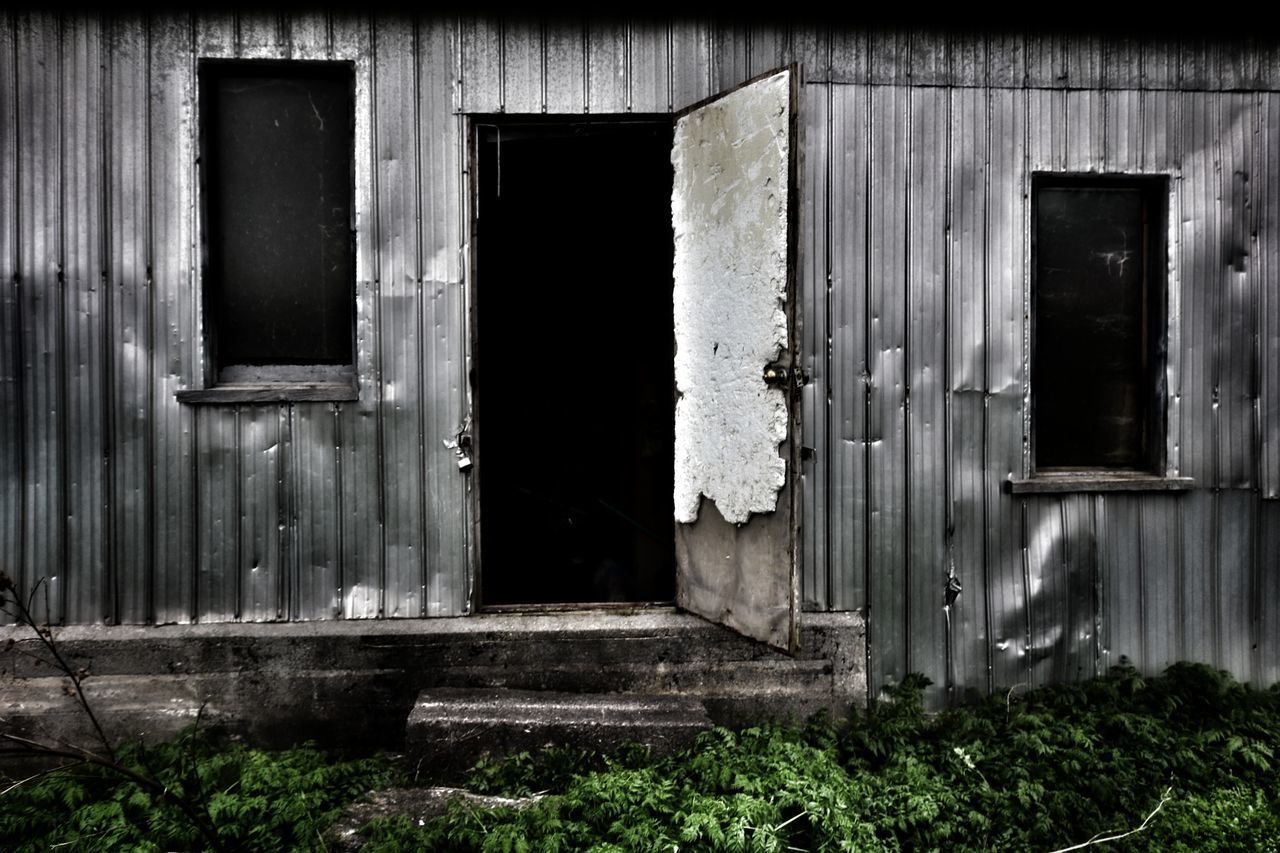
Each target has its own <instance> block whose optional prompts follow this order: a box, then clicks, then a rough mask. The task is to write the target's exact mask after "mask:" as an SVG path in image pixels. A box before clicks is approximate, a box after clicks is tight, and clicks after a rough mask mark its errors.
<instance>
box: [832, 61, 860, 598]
mask: <svg viewBox="0 0 1280 853" xmlns="http://www.w3.org/2000/svg"><path fill="white" fill-rule="evenodd" d="M831 93H832V95H831V97H832V101H831V142H830V147H829V157H830V162H831V173H830V174H831V176H830V184H829V186H830V190H829V195H828V210H829V214H828V215H829V217H830V224H829V226H828V233H829V234H830V237H829V238H828V240H829V242H828V244H827V252H828V255H829V257H830V279H829V281H828V282H827V288H828V293H829V296H828V299H829V301H830V308H829V317H830V320H829V327H828V334H829V336H830V344H829V346H830V353H831V356H830V366H829V371H830V372H829V374H828V377H829V378H828V380H827V393H828V394H829V396H830V400H831V402H830V408H829V412H830V413H829V416H828V428H827V429H828V432H827V448H828V450H827V453H828V455H829V457H830V458H829V460H828V462H827V477H828V487H827V493H826V500H827V502H828V503H827V518H828V519H829V523H830V524H831V532H830V536H829V539H828V541H829V546H828V551H827V559H828V562H829V565H830V589H831V591H830V596H829V606H830V607H831V609H833V610H851V609H854V608H865V607H866V606H867V603H868V599H867V553H868V551H867V525H868V510H867V508H868V495H867V460H868V449H869V443H868V441H867V380H868V377H869V376H870V371H869V369H868V347H869V345H870V343H869V337H868V330H869V328H870V326H869V323H870V319H869V315H868V311H867V296H868V278H867V259H868V250H869V247H870V244H869V242H868V238H869V229H870V222H869V220H868V215H867V214H868V209H867V205H868V200H869V197H870V196H869V193H870V188H869V185H868V181H869V178H870V169H871V159H870V157H871V146H870V139H869V135H868V129H869V127H870V116H871V113H870V109H871V93H870V90H869V89H868V87H866V86H837V85H832V87H831Z"/></svg>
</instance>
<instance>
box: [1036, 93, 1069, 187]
mask: <svg viewBox="0 0 1280 853" xmlns="http://www.w3.org/2000/svg"><path fill="white" fill-rule="evenodd" d="M1067 94H1068V93H1066V92H1063V91H1061V90H1056V89H1032V90H1030V91H1028V92H1027V93H1026V98H1027V146H1028V150H1027V158H1028V165H1029V167H1030V170H1031V171H1033V172H1042V171H1043V172H1065V171H1067V170H1068V169H1070V168H1071V155H1072V152H1071V151H1070V150H1069V149H1068V148H1067Z"/></svg>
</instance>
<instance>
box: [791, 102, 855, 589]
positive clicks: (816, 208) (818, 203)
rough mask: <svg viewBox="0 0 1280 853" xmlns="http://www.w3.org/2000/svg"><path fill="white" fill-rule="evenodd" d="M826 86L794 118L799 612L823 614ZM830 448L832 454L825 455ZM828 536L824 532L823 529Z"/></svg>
mask: <svg viewBox="0 0 1280 853" xmlns="http://www.w3.org/2000/svg"><path fill="white" fill-rule="evenodd" d="M832 97H833V92H832V87H831V86H829V85H818V86H812V85H811V86H805V87H803V88H802V89H801V101H800V120H801V121H802V122H803V127H804V130H803V132H802V133H801V138H802V140H803V145H804V148H805V156H804V157H803V158H801V166H802V173H801V176H800V204H799V208H800V209H799V235H800V236H799V240H798V245H799V251H798V255H799V261H800V270H799V273H798V278H799V308H798V311H797V314H798V316H797V327H798V329H799V332H800V342H799V344H800V345H799V350H800V367H801V369H802V370H804V371H806V372H807V374H808V376H807V377H806V379H807V381H806V382H805V383H804V385H803V386H802V387H801V389H800V405H801V415H800V423H801V428H802V435H801V441H802V443H803V446H804V448H805V450H804V451H802V453H801V457H800V478H801V485H800V488H801V505H802V507H803V512H802V514H801V518H802V521H801V545H800V547H801V551H802V559H801V566H802V568H803V571H804V575H803V577H802V578H801V585H800V600H801V602H802V604H803V607H804V608H805V609H806V610H827V609H830V601H831V595H832V590H831V572H832V562H833V556H832V554H831V552H830V550H829V548H828V541H829V540H830V539H831V538H832V536H833V535H834V529H833V528H838V527H840V526H841V521H843V520H844V519H841V518H840V517H838V516H837V519H836V520H831V519H829V518H828V516H827V512H828V509H829V508H830V506H831V502H832V499H831V497H829V495H830V487H829V484H830V479H831V472H830V468H831V465H832V458H833V453H832V451H833V450H834V445H835V442H834V441H832V439H831V436H830V433H829V430H830V426H829V423H828V418H829V412H830V409H831V407H832V403H833V402H834V400H833V399H832V397H831V394H830V391H829V389H828V370H829V369H830V367H831V366H832V363H831V347H830V343H829V342H830V332H829V330H828V325H827V312H828V309H829V303H830V300H831V298H832V296H833V295H834V294H833V291H832V290H831V289H829V287H828V281H829V280H830V276H831V272H830V264H831V259H830V255H829V246H830V234H829V232H828V229H829V228H830V202H831V189H832V158H833V157H834V156H837V155H841V156H842V155H843V152H842V151H840V150H839V149H834V148H833V147H832V129H831V120H832V105H831V98H832ZM829 448H831V450H829ZM829 531H830V532H829Z"/></svg>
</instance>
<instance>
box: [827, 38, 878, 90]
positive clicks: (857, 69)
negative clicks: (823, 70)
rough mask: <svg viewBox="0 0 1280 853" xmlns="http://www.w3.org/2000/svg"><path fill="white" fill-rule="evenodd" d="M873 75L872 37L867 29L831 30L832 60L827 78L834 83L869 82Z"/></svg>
mask: <svg viewBox="0 0 1280 853" xmlns="http://www.w3.org/2000/svg"><path fill="white" fill-rule="evenodd" d="M870 76H871V37H870V34H869V33H868V32H867V31H866V30H859V29H853V28H848V29H845V28H842V27H836V28H832V30H831V62H830V70H829V72H828V77H827V79H829V80H831V82H833V83H867V82H869V81H870Z"/></svg>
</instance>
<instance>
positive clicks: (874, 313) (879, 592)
mask: <svg viewBox="0 0 1280 853" xmlns="http://www.w3.org/2000/svg"><path fill="white" fill-rule="evenodd" d="M909 115H910V98H909V96H908V95H907V94H906V92H905V90H903V89H901V88H898V87H878V88H875V89H873V90H872V92H871V125H870V132H871V184H870V190H869V192H870V201H871V213H870V223H869V233H870V240H869V246H868V252H869V260H870V270H869V277H868V285H869V287H870V288H871V297H870V298H871V302H870V312H871V313H870V316H869V322H870V327H869V332H868V334H869V337H868V346H869V350H870V352H869V358H868V362H869V365H868V366H869V368H870V376H871V380H870V383H871V385H870V395H871V407H870V412H869V420H868V436H867V438H868V441H870V447H871V449H870V458H869V460H868V464H869V465H870V470H869V472H868V478H869V487H868V501H869V504H870V506H869V516H870V521H869V525H868V537H869V548H870V555H871V563H870V566H869V573H870V577H871V578H872V583H871V586H870V588H869V589H868V607H869V622H870V626H871V631H873V632H874V638H875V640H874V641H875V649H876V654H875V657H874V658H873V660H872V671H871V672H869V673H868V678H869V683H870V684H872V685H874V687H873V689H878V688H879V687H880V686H882V685H884V684H885V683H887V682H891V681H892V682H897V681H900V680H901V679H902V677H903V676H905V675H906V674H907V672H908V670H907V669H906V666H907V661H908V653H907V648H908V641H909V636H908V634H909V626H908V625H907V624H906V620H907V617H908V610H907V604H906V601H907V588H908V586H909V579H908V575H907V566H906V559H907V558H906V551H905V546H906V517H905V516H906V476H905V463H906V458H907V448H906V385H907V375H906V345H907V341H906V317H905V316H904V310H905V309H906V305H905V298H906V293H907V284H906V274H907V246H906V243H905V233H904V232H905V226H906V223H907V216H908V212H907V205H908V199H909V193H908V191H907V187H908V180H909V154H910V150H909V144H908V142H907V140H909V138H910V126H909Z"/></svg>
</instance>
